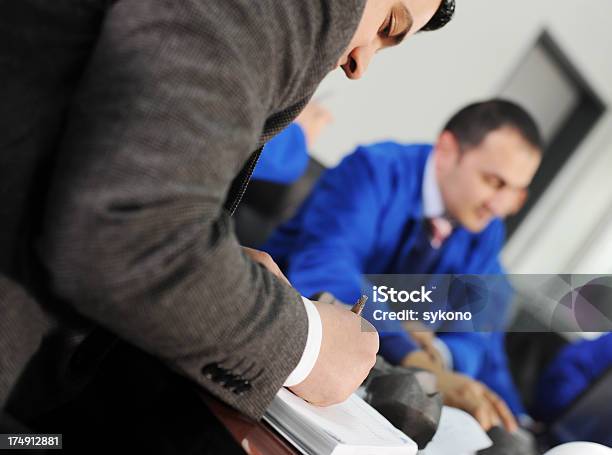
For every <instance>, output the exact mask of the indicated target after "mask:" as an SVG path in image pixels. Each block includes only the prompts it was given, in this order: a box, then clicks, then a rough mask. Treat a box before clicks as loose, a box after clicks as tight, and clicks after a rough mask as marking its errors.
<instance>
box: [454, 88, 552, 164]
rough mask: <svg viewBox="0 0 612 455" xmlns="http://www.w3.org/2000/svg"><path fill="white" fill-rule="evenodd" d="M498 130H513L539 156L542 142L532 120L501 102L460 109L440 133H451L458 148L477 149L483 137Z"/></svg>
mask: <svg viewBox="0 0 612 455" xmlns="http://www.w3.org/2000/svg"><path fill="white" fill-rule="evenodd" d="M502 127H510V128H514V129H515V130H516V131H517V132H518V133H519V134H520V135H521V136H522V137H523V138H524V139H525V140H526V141H527V142H528V143H529V144H531V145H532V146H534V147H535V148H536V149H537V150H538V151H540V152H542V138H541V136H540V131H539V129H538V125H537V124H536V122H535V120H534V119H533V118H532V117H531V115H529V113H528V112H527V111H526V110H525V109H523V108H522V107H521V106H519V105H518V104H516V103H513V102H512V101H507V100H503V99H492V100H489V101H483V102H478V103H474V104H470V105H469V106H466V107H464V108H463V109H461V110H460V111H459V112H457V113H456V114H455V115H453V117H452V118H451V119H450V120H449V121H448V123H447V124H446V126H445V127H444V129H443V131H450V132H451V133H453V135H454V136H455V138H456V139H457V141H459V144H461V146H462V147H477V146H478V145H480V143H481V142H482V141H483V140H484V138H485V136H486V135H487V134H489V133H490V132H492V131H495V130H498V129H500V128H502Z"/></svg>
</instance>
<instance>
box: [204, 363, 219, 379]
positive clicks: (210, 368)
mask: <svg viewBox="0 0 612 455" xmlns="http://www.w3.org/2000/svg"><path fill="white" fill-rule="evenodd" d="M201 371H202V374H203V375H204V376H206V377H207V378H208V379H212V378H213V376H215V375H216V374H217V373H218V372H219V366H218V365H217V364H216V363H209V364H208V365H204V366H203V367H202V370H201Z"/></svg>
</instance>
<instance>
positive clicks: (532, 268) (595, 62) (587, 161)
mask: <svg viewBox="0 0 612 455" xmlns="http://www.w3.org/2000/svg"><path fill="white" fill-rule="evenodd" d="M610 18H612V1H610V0H535V1H534V0H505V1H502V0H457V14H456V17H455V19H454V20H453V22H451V24H449V25H448V26H447V28H445V29H443V30H441V31H438V32H433V33H421V34H418V35H416V36H414V37H412V38H410V39H408V40H407V41H406V42H405V43H403V44H402V45H401V46H399V47H398V48H395V49H391V50H386V51H383V52H381V53H380V54H379V55H377V56H376V57H375V59H374V62H373V63H372V65H371V67H370V69H369V71H368V73H367V74H366V76H365V77H364V78H363V79H362V80H360V81H355V82H353V81H348V80H347V79H346V78H345V76H344V74H343V73H341V71H337V72H335V73H332V74H331V75H330V76H329V77H328V78H327V79H326V80H325V81H324V82H323V84H322V86H321V88H320V89H319V92H318V94H317V95H318V96H322V97H323V98H324V100H323V102H324V104H325V105H327V106H328V107H329V108H330V109H331V110H332V113H333V114H334V116H335V118H336V121H335V123H334V125H333V126H332V127H331V128H330V129H329V130H328V131H327V132H326V133H324V135H323V136H322V138H321V140H320V142H319V144H318V145H317V147H316V150H315V151H314V153H313V154H314V155H315V156H316V157H317V158H318V159H320V160H321V161H322V162H324V163H325V164H327V165H333V164H335V163H337V162H338V161H339V160H340V159H341V157H342V156H344V155H345V154H346V153H348V152H350V151H351V150H352V149H353V148H354V147H355V145H357V144H360V143H369V142H373V141H377V140H382V139H395V140H399V141H406V142H409V141H432V140H434V139H435V137H436V135H437V133H438V132H439V129H440V127H441V126H442V125H443V124H444V123H445V121H446V119H447V118H448V117H449V116H450V115H451V114H452V113H453V112H454V111H456V110H457V109H459V108H460V107H462V106H464V105H465V104H467V103H470V102H473V101H475V100H479V99H484V98H487V97H490V96H494V95H496V94H497V93H499V91H500V90H501V88H502V87H504V86H505V83H506V81H507V80H508V78H509V77H510V76H511V74H512V71H513V70H514V69H515V68H516V67H517V65H518V64H519V63H520V62H521V60H522V58H523V56H524V55H525V54H526V52H527V51H528V49H530V48H531V46H532V45H533V43H534V42H535V40H536V39H537V37H538V36H539V35H540V33H541V31H542V30H543V29H544V28H546V29H548V30H549V32H550V33H551V35H552V36H553V38H554V39H555V40H556V41H557V43H558V44H559V45H560V47H561V48H562V49H563V51H564V52H565V53H566V54H567V55H568V56H569V57H570V60H572V61H573V63H574V64H576V66H578V68H579V69H580V70H581V71H582V73H583V75H584V76H586V78H587V80H588V82H589V83H590V84H591V85H592V86H593V87H594V88H595V90H596V91H597V92H598V94H599V95H600V96H601V97H602V98H603V100H604V102H605V103H607V104H608V105H609V106H611V105H612V26H610ZM316 97H317V96H315V98H316ZM611 109H612V106H611ZM611 207H612V115H611V114H609V113H608V114H607V115H606V116H605V118H604V119H603V120H602V121H601V122H600V123H599V124H598V125H597V127H596V129H595V131H594V132H593V133H592V134H591V135H590V136H589V138H588V139H587V140H586V141H585V142H584V143H583V144H582V146H581V148H580V150H578V152H577V153H575V155H574V157H573V158H572V160H571V161H570V162H569V163H568V165H567V166H565V168H564V169H563V171H562V172H561V174H560V175H559V177H558V178H557V179H556V181H555V182H554V183H553V185H552V187H551V189H550V191H548V192H547V194H545V196H544V197H543V198H542V199H541V201H540V202H539V203H538V205H537V206H536V207H535V209H534V210H533V211H532V214H531V215H530V216H529V218H528V219H527V220H526V222H525V223H523V225H522V226H521V228H520V229H519V231H517V233H516V235H515V236H514V237H513V239H512V242H511V243H509V245H508V246H507V248H506V251H505V255H504V258H505V262H506V264H507V265H508V266H509V268H510V270H511V271H514V272H517V273H529V272H533V273H535V272H539V273H559V272H565V273H570V272H573V271H574V270H578V267H580V269H581V270H587V269H589V267H590V266H589V264H588V263H587V264H585V263H584V260H583V258H582V257H581V255H580V253H581V252H582V251H583V250H585V248H587V247H589V248H591V251H593V249H592V244H593V242H588V239H589V235H590V234H591V233H592V232H593V231H594V230H596V231H597V232H603V228H602V226H601V223H602V220H603V221H605V216H604V215H605V213H606V212H607V211H608V210H609V209H610V208H611ZM607 220H608V222H610V221H611V219H610V218H607ZM611 229H612V228H611ZM600 238H601V239H602V240H601V241H604V240H605V241H606V242H608V241H610V236H607V237H606V236H605V235H603V234H602V235H601V237H600ZM595 244H597V242H595ZM589 245H590V246H589ZM585 254H586V253H585ZM592 254H595V256H597V254H596V253H592ZM587 256H588V255H587ZM587 262H588V261H587ZM604 262H605V261H604ZM599 263H601V261H600V262H599ZM593 264H595V263H594V262H593ZM610 265H611V267H612V258H610ZM591 271H592V272H594V270H591Z"/></svg>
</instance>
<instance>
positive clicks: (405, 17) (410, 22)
mask: <svg viewBox="0 0 612 455" xmlns="http://www.w3.org/2000/svg"><path fill="white" fill-rule="evenodd" d="M399 9H400V10H399V14H400V15H401V16H403V17H400V18H399V19H397V20H402V21H404V22H406V23H407V26H406V28H405V29H404V30H402V32H401V33H399V34H398V35H395V36H394V37H393V39H394V41H395V45H398V44H400V43H401V42H402V41H403V40H404V38H406V35H408V33H410V30H412V26H413V24H414V19H413V18H412V14H411V13H410V10H408V8H406V5H404V4H403V3H400V4H399Z"/></svg>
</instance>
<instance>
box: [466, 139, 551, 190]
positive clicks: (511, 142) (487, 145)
mask: <svg viewBox="0 0 612 455" xmlns="http://www.w3.org/2000/svg"><path fill="white" fill-rule="evenodd" d="M468 155H470V161H471V163H472V165H473V166H474V167H476V168H477V169H478V170H480V171H481V172H486V173H491V174H494V175H496V176H498V177H500V178H502V179H503V180H504V181H505V182H506V183H507V184H508V185H510V186H514V187H517V188H525V187H527V186H528V185H529V183H530V182H531V179H532V178H533V176H534V174H535V172H536V171H537V169H538V166H539V165H540V161H541V155H540V153H538V150H537V149H536V148H535V147H534V146H532V145H531V144H530V143H529V142H527V141H526V140H525V139H524V138H523V137H522V136H521V135H520V134H519V133H518V132H517V131H516V130H515V129H513V128H500V129H498V130H495V131H491V132H490V133H489V134H487V135H486V136H485V138H484V140H483V141H482V143H481V144H480V145H478V146H477V147H475V148H473V149H472V150H470V152H468Z"/></svg>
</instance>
